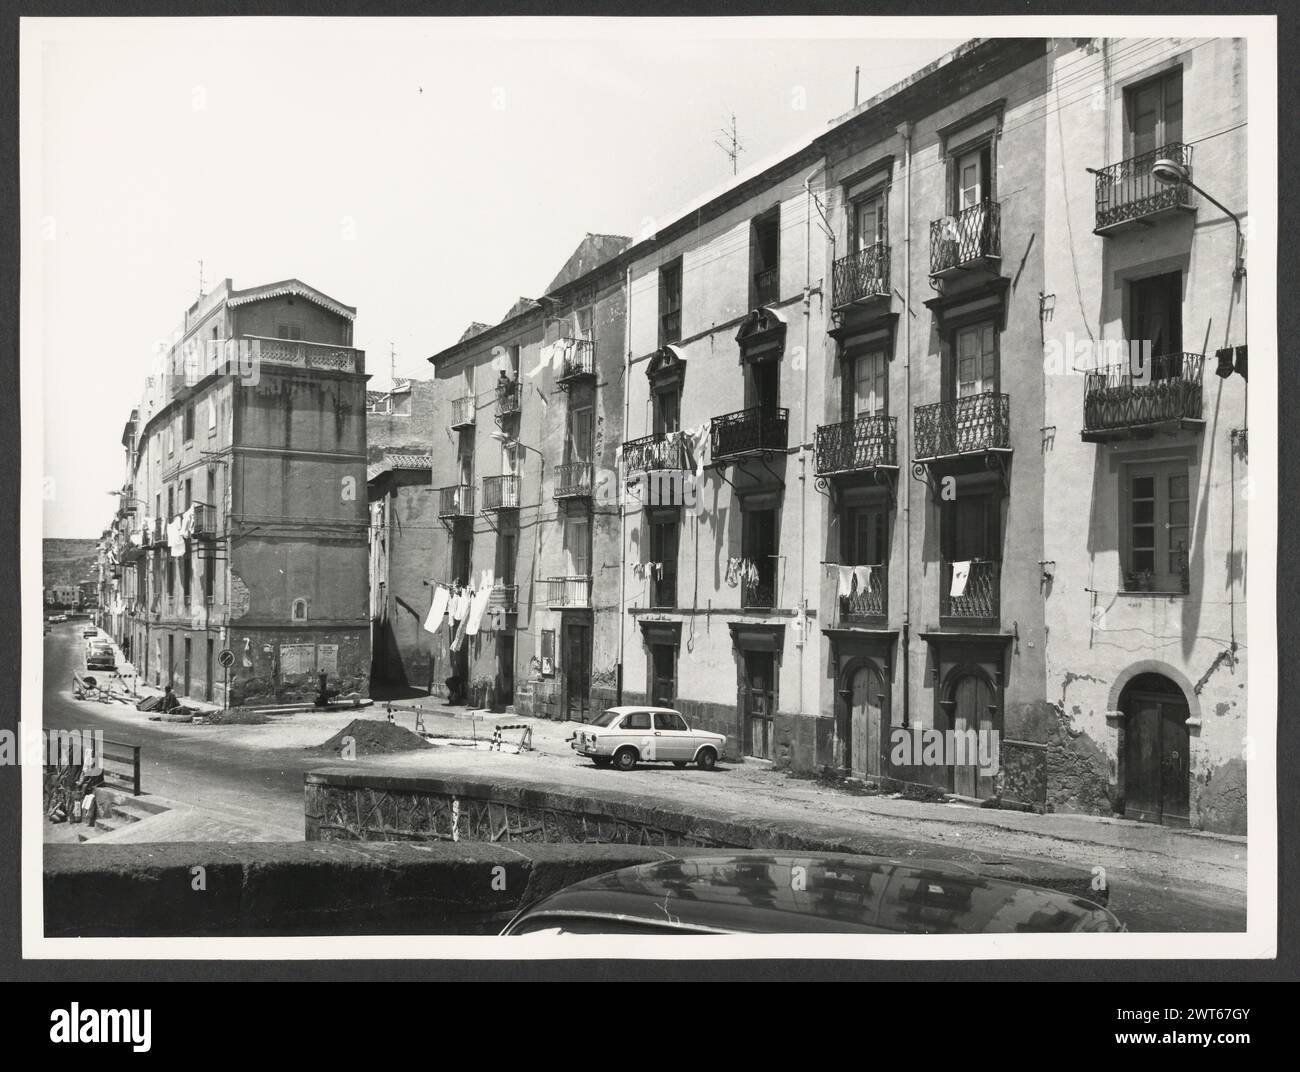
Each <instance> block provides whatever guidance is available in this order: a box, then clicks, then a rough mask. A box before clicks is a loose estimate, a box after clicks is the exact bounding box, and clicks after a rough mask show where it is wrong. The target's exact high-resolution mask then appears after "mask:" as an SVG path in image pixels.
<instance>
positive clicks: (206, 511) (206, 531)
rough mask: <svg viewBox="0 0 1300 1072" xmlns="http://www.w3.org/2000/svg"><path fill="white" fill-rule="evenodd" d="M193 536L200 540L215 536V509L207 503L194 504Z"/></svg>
mask: <svg viewBox="0 0 1300 1072" xmlns="http://www.w3.org/2000/svg"><path fill="white" fill-rule="evenodd" d="M194 535H195V536H196V537H198V538H199V539H201V540H204V539H206V540H210V539H214V538H215V537H216V535H217V508H216V507H215V506H210V505H208V504H207V503H195V504H194Z"/></svg>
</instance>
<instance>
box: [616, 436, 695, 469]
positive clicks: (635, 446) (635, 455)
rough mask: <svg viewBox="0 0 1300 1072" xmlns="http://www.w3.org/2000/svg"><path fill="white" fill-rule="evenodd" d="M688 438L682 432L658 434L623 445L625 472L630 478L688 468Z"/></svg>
mask: <svg viewBox="0 0 1300 1072" xmlns="http://www.w3.org/2000/svg"><path fill="white" fill-rule="evenodd" d="M686 455H687V451H686V438H685V436H684V435H683V434H682V433H681V432H658V433H656V434H655V435H648V436H642V437H641V438H640V439H630V440H628V441H627V442H626V443H624V444H623V470H624V472H625V473H626V474H627V475H628V476H633V475H634V474H636V473H653V472H657V471H659V470H665V469H666V470H673V471H684V470H685V469H687V468H688V459H687V456H686Z"/></svg>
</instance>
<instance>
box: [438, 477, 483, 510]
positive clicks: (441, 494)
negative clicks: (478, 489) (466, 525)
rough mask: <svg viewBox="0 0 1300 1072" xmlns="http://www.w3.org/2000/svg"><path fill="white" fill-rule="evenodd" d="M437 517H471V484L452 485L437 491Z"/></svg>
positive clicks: (472, 498)
mask: <svg viewBox="0 0 1300 1072" xmlns="http://www.w3.org/2000/svg"><path fill="white" fill-rule="evenodd" d="M438 516H439V517H473V516H474V486H473V485H472V484H452V485H451V486H450V487H446V488H439V489H438Z"/></svg>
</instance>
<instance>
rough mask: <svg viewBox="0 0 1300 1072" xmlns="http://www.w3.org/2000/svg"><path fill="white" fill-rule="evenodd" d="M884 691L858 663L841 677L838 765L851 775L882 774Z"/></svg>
mask: <svg viewBox="0 0 1300 1072" xmlns="http://www.w3.org/2000/svg"><path fill="white" fill-rule="evenodd" d="M884 693H885V689H884V685H883V684H882V682H881V679H880V675H879V674H878V673H877V672H876V670H875V668H874V667H872V666H870V665H869V664H867V663H860V664H858V666H857V667H856V668H855V669H852V670H850V671H849V672H848V674H847V675H845V681H844V688H843V691H842V695H843V697H844V702H843V705H842V708H843V709H842V711H841V713H840V755H841V762H842V763H843V765H844V766H845V767H847V768H848V769H849V770H850V771H852V772H853V773H854V774H858V775H879V774H882V773H884V771H883V763H882V761H881V752H882V747H883V743H884V742H883V740H882V734H883V732H884V729H883V727H884V716H883V709H884V703H885V695H884Z"/></svg>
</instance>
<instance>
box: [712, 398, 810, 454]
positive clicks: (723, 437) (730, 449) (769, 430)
mask: <svg viewBox="0 0 1300 1072" xmlns="http://www.w3.org/2000/svg"><path fill="white" fill-rule="evenodd" d="M789 424H790V411H789V410H788V409H778V408H775V407H774V408H770V409H769V408H768V407H766V406H754V407H752V408H750V409H742V410H737V411H736V412H735V413H728V414H725V415H724V416H722V417H714V418H713V422H712V424H711V425H710V427H709V446H710V450H711V454H712V456H713V457H714V458H731V457H738V456H740V455H744V454H754V453H758V452H761V451H784V450H785V449H786V443H787V440H788V437H789Z"/></svg>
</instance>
